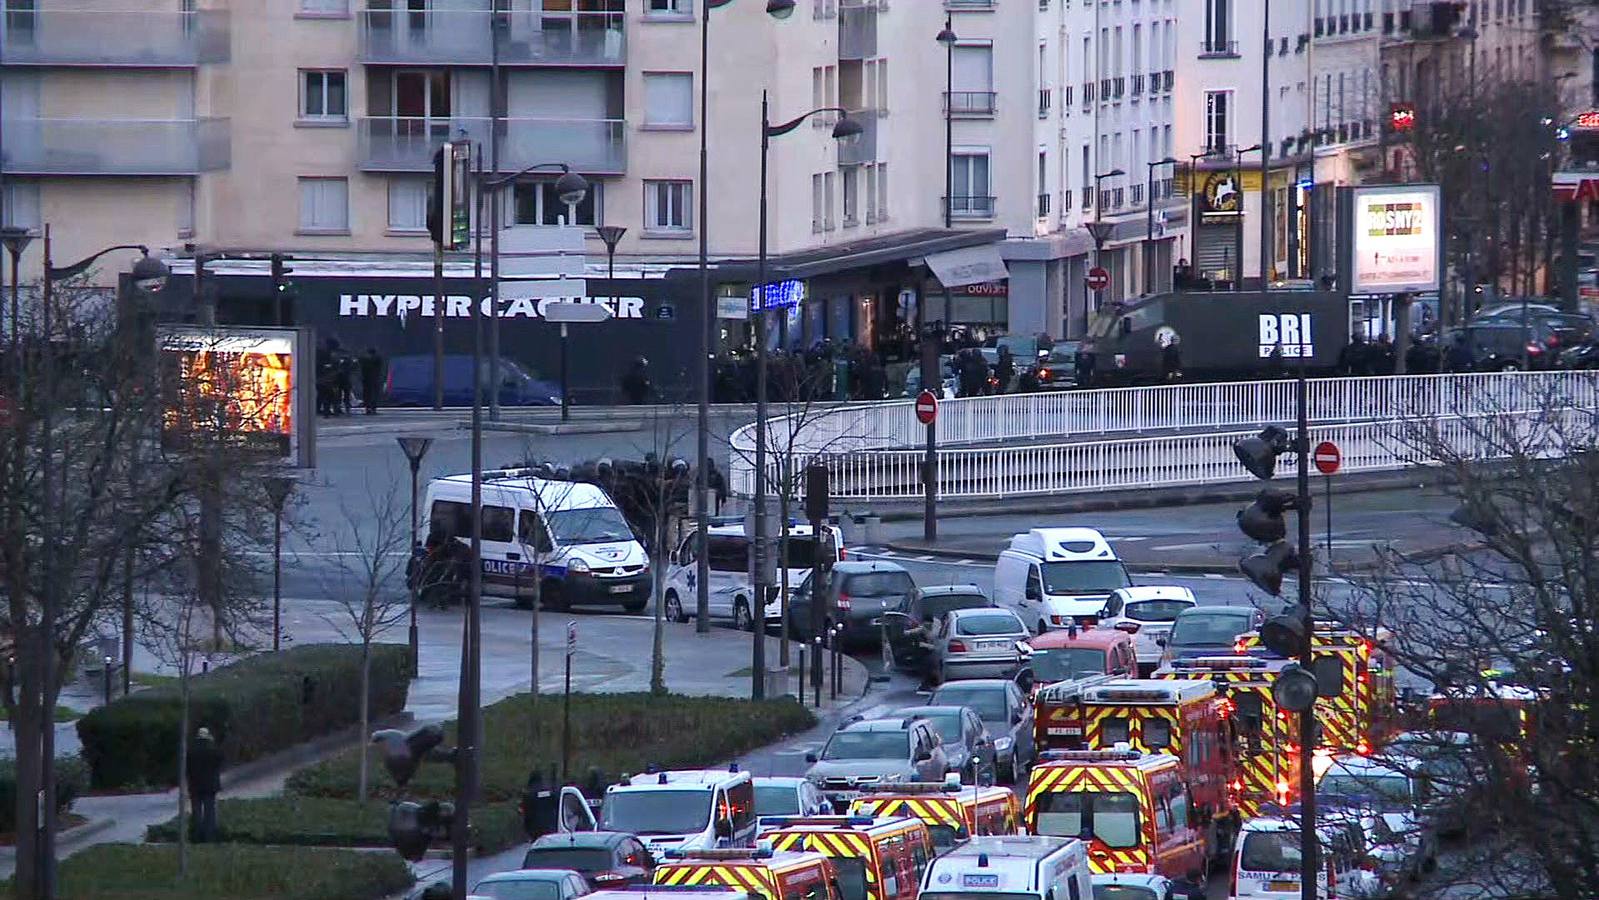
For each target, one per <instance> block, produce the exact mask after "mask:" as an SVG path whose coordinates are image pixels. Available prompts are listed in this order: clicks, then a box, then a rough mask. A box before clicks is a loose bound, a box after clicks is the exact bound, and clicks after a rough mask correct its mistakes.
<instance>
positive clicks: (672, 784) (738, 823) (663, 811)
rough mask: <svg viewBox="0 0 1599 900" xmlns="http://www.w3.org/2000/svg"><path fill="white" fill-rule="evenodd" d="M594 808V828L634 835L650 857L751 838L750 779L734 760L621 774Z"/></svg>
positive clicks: (753, 828)
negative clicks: (701, 766)
mask: <svg viewBox="0 0 1599 900" xmlns="http://www.w3.org/2000/svg"><path fill="white" fill-rule="evenodd" d="M600 811H601V812H600V828H602V829H603V830H605V831H622V832H626V833H628V834H636V835H638V836H639V840H641V841H643V842H644V847H645V849H647V850H649V851H650V853H651V854H652V855H653V856H654V857H655V858H656V859H661V858H662V856H663V855H664V854H665V853H666V852H667V851H669V850H705V849H717V848H726V847H749V846H751V845H753V844H754V843H755V832H756V830H757V825H756V821H755V782H754V780H753V779H751V778H750V774H749V773H748V772H740V771H738V766H736V765H734V766H730V767H728V768H726V769H682V770H673V771H666V772H653V773H645V774H642V775H635V776H632V777H626V776H624V777H623V778H622V780H621V781H620V782H618V783H616V784H613V785H611V786H610V787H608V788H606V789H605V802H604V804H603V805H602V806H601V807H600Z"/></svg>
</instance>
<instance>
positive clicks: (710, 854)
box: [661, 847, 772, 859]
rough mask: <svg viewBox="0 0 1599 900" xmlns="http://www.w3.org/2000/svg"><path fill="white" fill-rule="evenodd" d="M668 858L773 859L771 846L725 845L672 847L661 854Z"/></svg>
mask: <svg viewBox="0 0 1599 900" xmlns="http://www.w3.org/2000/svg"><path fill="white" fill-rule="evenodd" d="M661 855H662V856H665V857H666V858H667V859H771V858H772V848H770V847H723V848H721V849H717V850H678V849H675V848H674V849H671V850H667V851H666V852H665V853H662V854H661Z"/></svg>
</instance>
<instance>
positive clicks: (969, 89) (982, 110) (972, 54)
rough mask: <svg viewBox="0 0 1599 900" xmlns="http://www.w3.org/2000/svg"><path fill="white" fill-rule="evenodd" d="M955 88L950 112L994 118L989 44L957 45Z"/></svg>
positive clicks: (992, 67)
mask: <svg viewBox="0 0 1599 900" xmlns="http://www.w3.org/2000/svg"><path fill="white" fill-rule="evenodd" d="M953 65H954V71H953V72H952V73H951V74H952V75H953V80H954V85H953V87H952V89H951V92H950V95H949V99H948V102H949V110H950V112H951V113H953V114H955V115H962V114H964V115H979V116H983V115H993V113H994V47H993V45H992V44H988V43H982V44H956V45H955V57H954V60H953Z"/></svg>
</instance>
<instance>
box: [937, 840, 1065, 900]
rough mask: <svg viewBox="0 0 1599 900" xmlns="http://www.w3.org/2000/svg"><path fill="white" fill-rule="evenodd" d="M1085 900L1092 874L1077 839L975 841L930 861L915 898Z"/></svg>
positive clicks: (948, 899) (951, 899)
mask: <svg viewBox="0 0 1599 900" xmlns="http://www.w3.org/2000/svg"><path fill="white" fill-rule="evenodd" d="M982 894H993V895H994V896H995V900H1000V898H1003V900H1090V898H1092V897H1093V896H1094V886H1093V875H1092V873H1091V872H1090V871H1089V868H1088V848H1087V847H1086V846H1084V844H1083V842H1082V841H1079V840H1074V839H1072V838H1060V837H1013V836H997V835H996V836H991V837H974V838H972V839H971V840H970V841H967V842H966V843H965V844H962V845H960V846H957V847H955V848H954V849H952V850H950V851H949V852H947V853H945V854H944V855H943V856H940V857H938V858H937V859H935V860H933V862H932V864H931V865H929V866H928V867H927V873H926V874H925V875H923V876H922V891H921V895H920V898H919V900H981V897H980V895H982Z"/></svg>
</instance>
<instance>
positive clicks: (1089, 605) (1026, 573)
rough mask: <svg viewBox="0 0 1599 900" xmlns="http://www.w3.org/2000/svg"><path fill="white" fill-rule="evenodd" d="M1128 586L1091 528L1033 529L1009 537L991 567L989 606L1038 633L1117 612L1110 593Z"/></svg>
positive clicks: (1121, 569) (1084, 623) (1104, 542)
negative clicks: (1008, 542) (992, 567)
mask: <svg viewBox="0 0 1599 900" xmlns="http://www.w3.org/2000/svg"><path fill="white" fill-rule="evenodd" d="M1132 583H1133V580H1132V578H1131V577H1129V576H1128V574H1127V567H1126V566H1124V565H1122V561H1121V559H1120V558H1119V557H1117V556H1116V551H1115V550H1113V549H1111V546H1110V542H1109V541H1107V540H1105V536H1104V535H1102V534H1100V533H1099V532H1098V531H1095V530H1094V529H1092V528H1034V529H1031V530H1030V531H1027V532H1025V533H1023V534H1017V535H1013V536H1012V537H1011V539H1010V545H1009V546H1007V547H1006V548H1005V549H1004V550H1003V551H1002V552H1001V553H1000V554H999V560H998V562H996V563H995V564H994V605H995V606H998V607H1000V608H1001V609H1008V610H1010V611H1011V612H1014V613H1015V614H1016V615H1017V617H1018V618H1020V619H1021V620H1022V622H1024V623H1026V625H1027V626H1028V627H1029V628H1031V629H1033V630H1034V631H1036V632H1038V633H1039V634H1042V633H1044V632H1045V631H1049V630H1051V629H1055V628H1066V627H1068V626H1071V625H1077V626H1079V627H1083V626H1090V625H1094V624H1096V623H1097V622H1098V621H1099V620H1100V619H1101V618H1105V617H1108V616H1112V615H1115V614H1116V613H1118V612H1120V611H1121V608H1120V603H1119V601H1117V600H1116V599H1115V598H1113V597H1112V593H1113V592H1115V591H1116V590H1118V589H1120V588H1124V587H1130V586H1131V585H1132Z"/></svg>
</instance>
